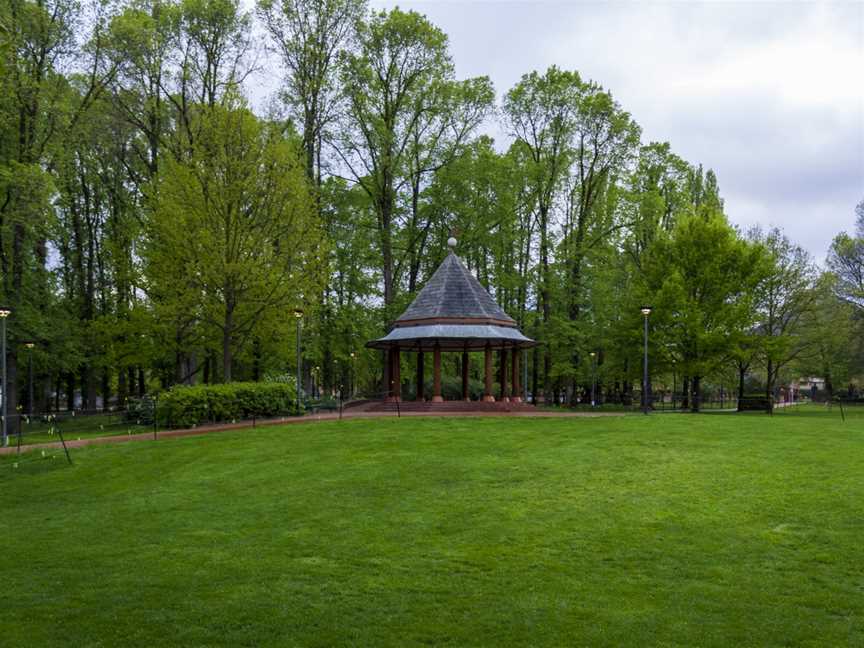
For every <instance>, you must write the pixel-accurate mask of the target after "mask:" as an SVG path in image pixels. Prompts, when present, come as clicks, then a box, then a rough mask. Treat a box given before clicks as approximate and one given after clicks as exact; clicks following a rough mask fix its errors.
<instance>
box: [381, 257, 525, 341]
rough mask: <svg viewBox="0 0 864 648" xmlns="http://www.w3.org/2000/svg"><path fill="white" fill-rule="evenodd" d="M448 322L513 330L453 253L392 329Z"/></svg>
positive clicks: (508, 319) (502, 312)
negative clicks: (472, 322)
mask: <svg viewBox="0 0 864 648" xmlns="http://www.w3.org/2000/svg"><path fill="white" fill-rule="evenodd" d="M451 318H456V319H460V320H472V321H476V322H479V321H484V322H489V323H495V324H498V325H500V326H516V322H515V321H514V320H513V318H512V317H510V316H509V315H508V314H507V313H505V312H504V311H503V310H502V309H501V307H500V306H499V305H498V304H496V303H495V300H494V299H492V296H491V295H490V294H489V293H488V292H486V289H485V288H483V286H482V285H481V284H480V282H479V281H477V279H476V278H475V277H474V275H472V274H471V273H470V272H469V271H468V268H466V267H465V265H464V264H463V263H462V261H461V260H460V259H459V257H457V256H456V255H455V254H454V253H453V252H451V253H450V254H448V255H447V258H446V259H444V262H443V263H442V264H441V265H440V266H438V269H437V270H436V271H435V274H433V275H432V277H431V278H430V279H429V282H428V283H427V284H426V285H425V286H424V287H423V290H421V291H420V293H419V294H418V295H417V297H416V298H415V299H414V301H413V302H412V303H411V305H410V306H409V307H408V309H407V310H406V311H405V312H404V313H402V315H401V316H400V317H399V318H398V319H397V320H396V322H394V326H396V327H399V326H406V325H408V326H411V325H414V324H416V323H418V322H420V321H429V322H431V321H432V320H441V319H451ZM476 322H475V323H476Z"/></svg>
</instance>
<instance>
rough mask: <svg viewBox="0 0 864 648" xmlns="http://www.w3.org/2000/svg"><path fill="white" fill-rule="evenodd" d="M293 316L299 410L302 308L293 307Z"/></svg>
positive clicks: (301, 363)
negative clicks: (295, 330)
mask: <svg viewBox="0 0 864 648" xmlns="http://www.w3.org/2000/svg"><path fill="white" fill-rule="evenodd" d="M294 317H295V319H296V320H297V412H298V413H299V412H300V368H301V367H302V366H303V359H302V357H301V351H300V322H301V320H302V319H303V309H301V308H295V309H294Z"/></svg>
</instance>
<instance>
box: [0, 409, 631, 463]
mask: <svg viewBox="0 0 864 648" xmlns="http://www.w3.org/2000/svg"><path fill="white" fill-rule="evenodd" d="M623 415H624V413H623V412H546V411H537V412H509V413H506V414H505V413H502V412H459V413H455V414H454V413H452V412H404V413H403V414H402V418H408V417H414V416H425V417H432V418H441V417H451V418H452V417H473V416H481V417H495V416H506V417H508V418H513V417H518V418H596V417H602V416H623ZM342 418H343V419H360V418H363V419H367V418H368V419H372V418H381V419H393V418H397V417H396V415H395V414H381V413H380V412H365V411H362V410H361V411H351V410H348V411H346V412H343V414H342ZM338 420H339V413H338V412H333V413H328V414H310V415H308V416H302V417H297V418H284V419H266V420H259V421H255V422H254V424H253V422H251V421H243V422H241V423H223V424H219V425H201V426H198V427H194V428H187V429H183V430H161V431H159V432H157V433H156V434H155V435H154V433H153V432H139V433H137V434H118V435H113V436H100V437H90V438H86V439H73V440H68V439H67V440H66V446H67V447H68V448H81V447H83V446H89V445H100V444H105V443H126V442H129V441H154V440H157V441H158V440H159V439H171V438H174V437H184V436H194V435H197V434H211V433H214V432H234V431H236V430H245V429H250V428H255V427H263V426H265V425H295V424H302V423H315V422H317V421H338ZM9 440H10V443H11V445H10V446H9V447H8V448H0V456H3V455H13V454H16V453H17V452H18V448H17V447H16V446H15V437H14V436H13V437H10V439H9ZM62 447H63V445H62V444H61V443H60V442H59V441H52V442H50V443H33V444H26V445H22V446H21V453H22V454H23V453H25V452H30V451H31V450H40V449H46V448H62Z"/></svg>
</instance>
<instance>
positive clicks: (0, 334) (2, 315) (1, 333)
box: [0, 306, 12, 448]
mask: <svg viewBox="0 0 864 648" xmlns="http://www.w3.org/2000/svg"><path fill="white" fill-rule="evenodd" d="M11 314H12V309H10V308H7V307H5V306H0V339H2V342H0V357H2V365H3V393H2V394H0V395H2V398H0V419H2V420H3V425H2V428H3V447H4V448H5V447H6V446H7V445H9V435H8V434H7V432H6V430H7V425H6V403H7V402H8V400H7V397H6V395H7V393H8V391H9V390H8V388H7V387H8V386H7V384H6V318H7V317H9V315H11Z"/></svg>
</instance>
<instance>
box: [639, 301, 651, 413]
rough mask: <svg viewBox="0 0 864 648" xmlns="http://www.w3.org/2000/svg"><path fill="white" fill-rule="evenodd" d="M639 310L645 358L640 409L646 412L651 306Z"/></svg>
mask: <svg viewBox="0 0 864 648" xmlns="http://www.w3.org/2000/svg"><path fill="white" fill-rule="evenodd" d="M640 310H641V312H642V315H643V316H644V319H645V334H644V339H645V360H644V363H643V365H642V411H643V412H644V413H645V414H648V405H649V403H648V316H649V315H650V314H651V307H650V306H643V307H642V308H641V309H640Z"/></svg>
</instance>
